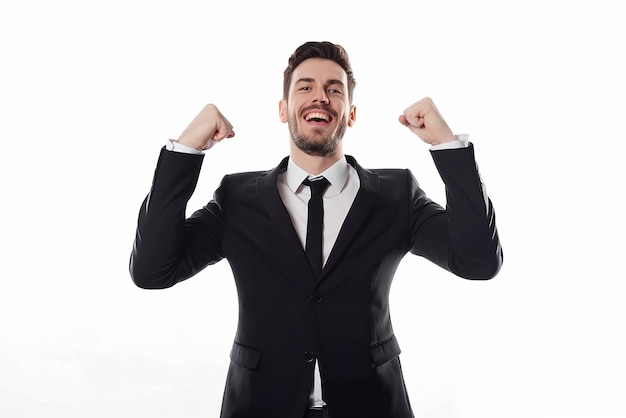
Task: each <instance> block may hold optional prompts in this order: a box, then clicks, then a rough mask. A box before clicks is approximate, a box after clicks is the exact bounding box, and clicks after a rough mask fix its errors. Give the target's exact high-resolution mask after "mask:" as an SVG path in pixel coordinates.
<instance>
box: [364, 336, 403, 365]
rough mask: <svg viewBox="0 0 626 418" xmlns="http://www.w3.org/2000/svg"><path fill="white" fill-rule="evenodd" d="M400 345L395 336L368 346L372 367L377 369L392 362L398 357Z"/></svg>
mask: <svg viewBox="0 0 626 418" xmlns="http://www.w3.org/2000/svg"><path fill="white" fill-rule="evenodd" d="M400 352H401V350H400V345H398V340H397V339H396V336H395V335H392V336H391V337H388V338H386V339H384V340H382V341H380V342H378V343H376V344H374V345H372V346H370V357H371V359H372V367H377V366H380V365H383V364H385V363H387V362H388V361H391V360H393V359H394V358H396V357H398V356H399V355H400Z"/></svg>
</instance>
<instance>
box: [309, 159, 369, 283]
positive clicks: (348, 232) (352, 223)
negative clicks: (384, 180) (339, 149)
mask: <svg viewBox="0 0 626 418" xmlns="http://www.w3.org/2000/svg"><path fill="white" fill-rule="evenodd" d="M346 159H347V160H348V163H349V164H350V165H352V166H353V167H354V168H355V169H356V171H357V174H358V175H359V181H360V182H361V185H360V187H359V191H358V193H357V195H356V197H355V199H354V202H353V203H352V206H351V207H350V210H349V211H348V215H347V216H346V220H345V221H344V223H343V225H342V226H341V230H340V231H339V235H338V236H337V241H335V245H334V246H333V249H332V251H331V253H330V255H329V257H328V261H327V262H326V265H325V266H324V269H323V270H322V275H321V277H320V280H322V279H323V278H324V276H325V274H324V273H325V272H327V271H330V270H331V269H332V267H333V266H334V264H336V263H337V261H339V260H340V259H341V256H342V254H343V253H344V252H345V251H346V249H347V248H348V247H349V246H350V244H351V243H352V241H353V238H354V237H355V235H356V234H357V233H358V232H359V230H360V228H361V226H362V225H363V223H364V222H365V220H366V219H367V217H368V216H369V214H370V212H371V210H372V208H373V206H374V202H376V199H377V198H378V191H379V189H378V188H379V178H378V175H376V174H374V173H372V172H371V171H368V170H365V169H364V168H363V167H361V166H360V165H359V164H358V163H357V162H356V160H355V159H354V158H353V157H351V156H349V155H347V156H346Z"/></svg>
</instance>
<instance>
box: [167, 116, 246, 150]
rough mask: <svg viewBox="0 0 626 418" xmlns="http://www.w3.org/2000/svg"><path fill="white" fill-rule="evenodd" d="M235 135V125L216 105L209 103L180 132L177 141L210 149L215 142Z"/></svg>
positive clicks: (202, 148)
mask: <svg viewBox="0 0 626 418" xmlns="http://www.w3.org/2000/svg"><path fill="white" fill-rule="evenodd" d="M233 136H235V131H233V125H232V124H231V123H230V122H229V121H228V119H226V118H225V117H224V115H222V113H221V112H220V111H219V110H218V108H217V107H216V106H215V105H213V104H208V105H206V106H205V107H204V108H203V109H202V110H201V111H200V113H198V115H197V116H196V117H195V118H194V120H192V121H191V123H190V124H189V126H187V128H186V129H185V130H184V131H183V133H182V134H180V137H179V138H178V140H177V142H179V143H180V144H183V145H186V146H188V147H191V148H195V149H197V150H200V151H204V150H207V149H209V148H210V147H211V146H212V145H213V143H214V142H219V141H221V140H222V139H224V138H232V137H233ZM212 141H214V142H212Z"/></svg>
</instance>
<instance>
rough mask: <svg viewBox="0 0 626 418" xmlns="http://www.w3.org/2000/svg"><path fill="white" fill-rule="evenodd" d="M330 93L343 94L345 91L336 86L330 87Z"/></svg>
mask: <svg viewBox="0 0 626 418" xmlns="http://www.w3.org/2000/svg"><path fill="white" fill-rule="evenodd" d="M328 92H329V93H333V94H342V93H343V92H342V91H341V90H339V89H335V88H330V89H328Z"/></svg>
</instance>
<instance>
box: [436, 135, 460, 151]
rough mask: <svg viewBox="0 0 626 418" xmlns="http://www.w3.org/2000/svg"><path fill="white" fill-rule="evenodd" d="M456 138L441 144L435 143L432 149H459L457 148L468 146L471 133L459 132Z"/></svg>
mask: <svg viewBox="0 0 626 418" xmlns="http://www.w3.org/2000/svg"><path fill="white" fill-rule="evenodd" d="M455 136H456V140H454V141H450V142H445V143H443V144H439V145H433V146H431V147H430V150H431V151H441V150H444V149H457V148H467V146H468V144H469V135H467V134H459V135H455Z"/></svg>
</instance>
